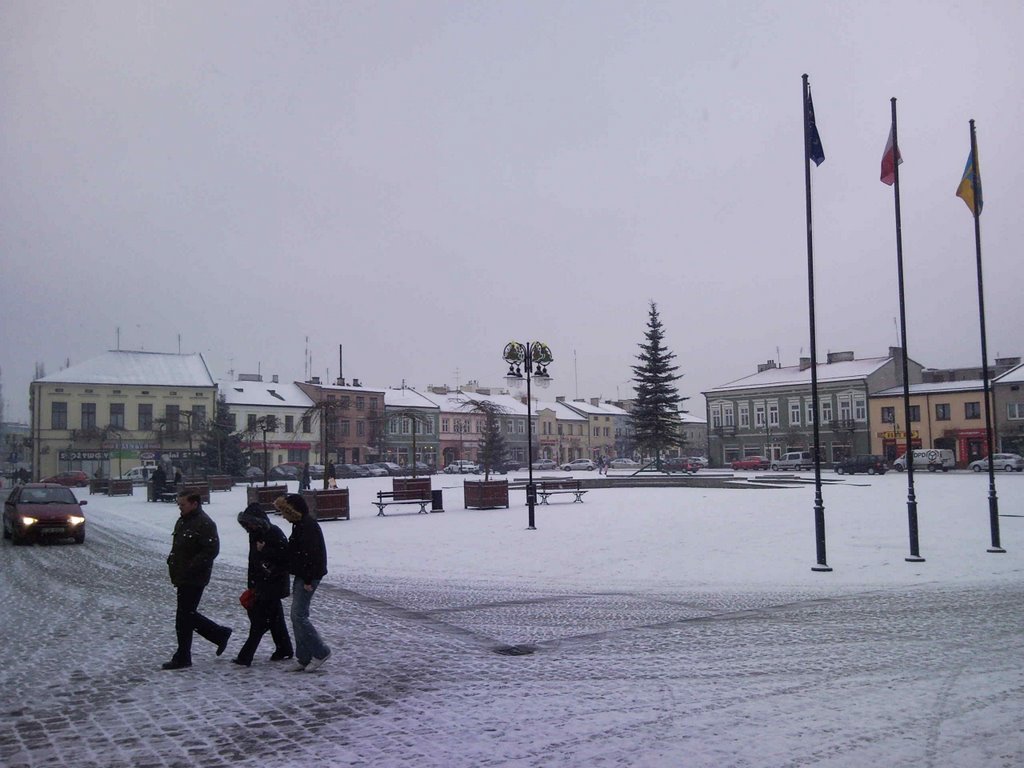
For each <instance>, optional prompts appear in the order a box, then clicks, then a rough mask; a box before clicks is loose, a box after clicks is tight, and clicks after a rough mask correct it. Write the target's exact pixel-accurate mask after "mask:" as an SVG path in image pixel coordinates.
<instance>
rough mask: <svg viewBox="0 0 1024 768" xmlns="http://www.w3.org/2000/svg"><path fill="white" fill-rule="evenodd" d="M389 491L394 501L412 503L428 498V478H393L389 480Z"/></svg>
mask: <svg viewBox="0 0 1024 768" xmlns="http://www.w3.org/2000/svg"><path fill="white" fill-rule="evenodd" d="M391 491H392V492H393V493H394V494H395V501H412V500H415V499H429V498H430V478H429V477H408V478H407V477H395V478H392V480H391Z"/></svg>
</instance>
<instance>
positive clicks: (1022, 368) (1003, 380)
mask: <svg viewBox="0 0 1024 768" xmlns="http://www.w3.org/2000/svg"><path fill="white" fill-rule="evenodd" d="M993 382H995V383H999V384H1019V383H1021V382H1024V363H1021V364H1020V365H1018V366H1016V367H1014V368H1011V369H1010V370H1008V371H1007V372H1006V373H1004V374H1002V375H1001V376H996V378H995V379H993Z"/></svg>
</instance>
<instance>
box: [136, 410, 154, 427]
mask: <svg viewBox="0 0 1024 768" xmlns="http://www.w3.org/2000/svg"><path fill="white" fill-rule="evenodd" d="M152 429H153V404H152V403H139V431H140V432H149V431H150V430H152Z"/></svg>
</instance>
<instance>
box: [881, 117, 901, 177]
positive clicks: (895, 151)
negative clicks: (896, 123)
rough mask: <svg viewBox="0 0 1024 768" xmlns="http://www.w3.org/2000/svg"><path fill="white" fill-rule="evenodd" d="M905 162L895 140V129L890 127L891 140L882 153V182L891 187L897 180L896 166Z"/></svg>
mask: <svg viewBox="0 0 1024 768" xmlns="http://www.w3.org/2000/svg"><path fill="white" fill-rule="evenodd" d="M902 162H903V158H902V157H901V156H900V148H899V147H897V146H896V144H895V142H894V141H893V129H892V128H890V129H889V140H888V141H887V142H886V143H885V152H883V153H882V183H883V184H888V185H889V186H890V187H891V186H892V185H893V182H895V181H896V166H897V164H899V163H902Z"/></svg>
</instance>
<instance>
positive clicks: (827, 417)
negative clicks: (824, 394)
mask: <svg viewBox="0 0 1024 768" xmlns="http://www.w3.org/2000/svg"><path fill="white" fill-rule="evenodd" d="M821 420H822V421H824V422H826V423H827V422H830V421H832V403H830V402H827V403H822V404H821Z"/></svg>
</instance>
